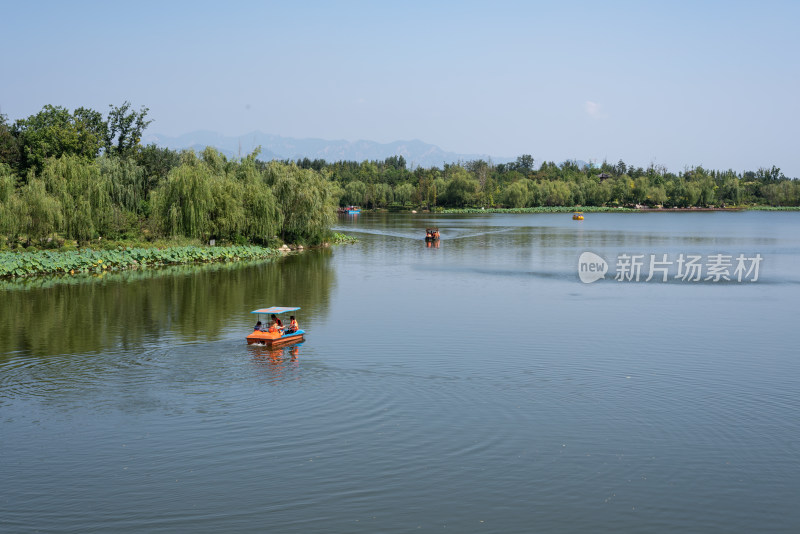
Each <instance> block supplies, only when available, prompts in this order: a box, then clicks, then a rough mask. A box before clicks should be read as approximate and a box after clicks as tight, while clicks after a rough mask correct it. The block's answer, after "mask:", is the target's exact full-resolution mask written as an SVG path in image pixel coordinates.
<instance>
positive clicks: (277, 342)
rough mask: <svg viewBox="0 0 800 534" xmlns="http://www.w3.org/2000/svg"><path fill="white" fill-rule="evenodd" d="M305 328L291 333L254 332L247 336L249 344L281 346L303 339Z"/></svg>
mask: <svg viewBox="0 0 800 534" xmlns="http://www.w3.org/2000/svg"><path fill="white" fill-rule="evenodd" d="M304 335H305V330H298V331H297V332H294V333H291V334H284V335H280V334H277V333H272V332H258V331H256V332H253V333H252V334H250V335H249V336H247V338H246V339H247V344H248V345H265V346H267V347H280V346H281V345H286V344H288V343H294V342H297V341H303V336H304Z"/></svg>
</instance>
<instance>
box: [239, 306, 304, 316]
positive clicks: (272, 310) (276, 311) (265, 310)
mask: <svg viewBox="0 0 800 534" xmlns="http://www.w3.org/2000/svg"><path fill="white" fill-rule="evenodd" d="M299 309H300V308H284V307H281V306H272V307H271V308H261V309H259V310H253V311H251V312H250V313H274V314H276V315H277V314H279V313H286V312H293V311H296V310H299Z"/></svg>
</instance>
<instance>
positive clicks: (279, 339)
mask: <svg viewBox="0 0 800 534" xmlns="http://www.w3.org/2000/svg"><path fill="white" fill-rule="evenodd" d="M299 309H300V308H284V307H281V306H272V307H270V308H260V309H258V310H253V311H251V312H250V313H255V314H257V315H258V322H257V323H256V328H254V329H253V333H252V334H250V335H249V336H247V338H246V339H247V344H248V345H265V346H267V347H279V346H282V345H287V344H290V343H296V342H298V341H303V340H304V339H303V336H304V335H305V333H306V332H305V330H299V329H298V330H295V331H293V332H292V331H289V327H285V328H284V330H281V329H279V328H276V327H274V326H269V325H268V324H267V321H268V320H269V317H270V316H271V315H275V316H276V317H277V316H278V315H280V314H282V313H288V312H293V311H297V310H299ZM262 316H264V317H263V321H262Z"/></svg>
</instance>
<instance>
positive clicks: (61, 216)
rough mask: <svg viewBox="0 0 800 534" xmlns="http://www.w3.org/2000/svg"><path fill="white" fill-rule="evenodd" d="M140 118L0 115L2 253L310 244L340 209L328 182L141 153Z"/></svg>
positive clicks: (310, 174) (281, 168) (149, 149)
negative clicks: (173, 244) (73, 245)
mask: <svg viewBox="0 0 800 534" xmlns="http://www.w3.org/2000/svg"><path fill="white" fill-rule="evenodd" d="M147 111H148V110H147V108H141V109H140V110H138V111H136V110H132V109H131V106H130V103H128V102H125V103H124V104H123V105H122V106H117V107H114V106H111V109H110V110H109V113H108V115H107V117H105V118H104V117H103V116H102V114H100V113H99V112H96V111H94V110H90V109H86V108H79V109H77V110H75V111H74V112H71V113H70V112H69V110H67V109H64V108H61V107H54V106H45V107H44V108H43V109H42V111H40V112H39V113H37V114H36V115H33V116H31V117H28V118H26V119H21V120H18V121H16V122H15V123H14V124H9V123H8V121H7V119H6V117H4V116H0V236H2V239H3V240H5V245H6V246H12V247H13V246H17V245H30V244H35V245H38V246H41V245H45V244H48V243H56V244H60V243H63V242H64V241H65V240H71V241H77V242H78V243H86V242H88V241H91V240H94V239H106V240H140V239H142V238H144V239H155V238H169V237H186V238H195V239H199V240H202V241H207V240H210V239H215V240H223V241H227V242H231V243H236V244H244V243H248V242H249V243H255V244H262V245H269V244H272V243H274V242H275V240H276V239H278V240H281V241H283V242H287V243H298V244H312V245H313V244H318V243H320V242H322V241H324V240H325V239H327V238H328V237H329V233H330V228H331V226H332V225H333V222H334V221H335V216H336V207H337V202H338V200H339V196H338V189H337V187H336V186H335V184H334V183H333V182H331V181H330V180H329V179H328V176H327V174H326V173H325V172H318V171H315V170H310V169H304V168H301V167H299V166H297V165H295V164H287V163H282V162H278V161H273V162H269V163H264V162H261V161H258V160H257V159H256V157H257V155H258V151H255V152H253V153H252V154H250V155H248V156H247V157H244V158H241V159H236V160H229V159H228V158H226V157H225V156H224V155H223V154H221V153H220V152H218V151H217V150H215V149H213V148H206V149H205V150H204V151H203V152H202V153H200V154H196V153H195V152H194V151H191V150H188V151H181V152H177V151H173V150H169V149H167V148H162V147H157V146H155V145H148V146H142V145H141V135H142V131H143V130H144V129H145V128H146V127H147V125H148V124H149V123H150V121H149V120H147V118H146V117H147ZM0 245H3V243H0Z"/></svg>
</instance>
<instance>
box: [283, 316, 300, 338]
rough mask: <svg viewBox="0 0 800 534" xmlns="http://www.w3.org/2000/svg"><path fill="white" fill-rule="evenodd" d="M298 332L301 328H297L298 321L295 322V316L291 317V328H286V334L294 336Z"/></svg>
mask: <svg viewBox="0 0 800 534" xmlns="http://www.w3.org/2000/svg"><path fill="white" fill-rule="evenodd" d="M298 330H299V328H298V326H297V321H296V320H295V318H294V315H291V316H289V326H288V327H287V328H286V331H285V332H284V333H286V334H292V333H294V332H297V331H298Z"/></svg>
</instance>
